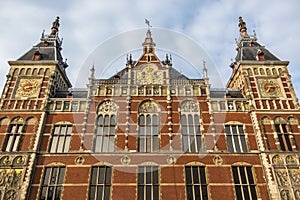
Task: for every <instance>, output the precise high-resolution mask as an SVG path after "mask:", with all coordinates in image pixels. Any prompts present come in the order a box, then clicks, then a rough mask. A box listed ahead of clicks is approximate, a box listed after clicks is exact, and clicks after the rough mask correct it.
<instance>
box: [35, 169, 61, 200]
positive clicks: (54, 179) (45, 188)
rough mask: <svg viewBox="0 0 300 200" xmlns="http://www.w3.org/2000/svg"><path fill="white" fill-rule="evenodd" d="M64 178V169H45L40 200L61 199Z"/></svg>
mask: <svg viewBox="0 0 300 200" xmlns="http://www.w3.org/2000/svg"><path fill="white" fill-rule="evenodd" d="M64 176H65V167H46V168H45V172H44V177H43V182H42V187H41V196H40V199H41V200H46V199H47V200H48V199H55V200H59V199H60V197H61V191H62V184H63V181H64Z"/></svg>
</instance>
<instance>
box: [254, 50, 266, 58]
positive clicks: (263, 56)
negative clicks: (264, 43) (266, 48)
mask: <svg viewBox="0 0 300 200" xmlns="http://www.w3.org/2000/svg"><path fill="white" fill-rule="evenodd" d="M256 59H257V60H265V54H264V52H262V50H261V49H258V50H257V53H256Z"/></svg>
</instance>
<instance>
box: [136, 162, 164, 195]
mask: <svg viewBox="0 0 300 200" xmlns="http://www.w3.org/2000/svg"><path fill="white" fill-rule="evenodd" d="M137 170H138V171H137V172H138V176H137V200H144V199H147V200H159V199H160V168H159V166H156V165H143V166H138V169H137ZM149 193H150V194H149ZM149 197H150V198H149Z"/></svg>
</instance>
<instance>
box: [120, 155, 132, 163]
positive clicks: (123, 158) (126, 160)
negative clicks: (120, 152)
mask: <svg viewBox="0 0 300 200" xmlns="http://www.w3.org/2000/svg"><path fill="white" fill-rule="evenodd" d="M130 161H131V159H130V158H129V157H128V156H127V155H125V156H123V157H122V158H121V163H122V165H129V164H130Z"/></svg>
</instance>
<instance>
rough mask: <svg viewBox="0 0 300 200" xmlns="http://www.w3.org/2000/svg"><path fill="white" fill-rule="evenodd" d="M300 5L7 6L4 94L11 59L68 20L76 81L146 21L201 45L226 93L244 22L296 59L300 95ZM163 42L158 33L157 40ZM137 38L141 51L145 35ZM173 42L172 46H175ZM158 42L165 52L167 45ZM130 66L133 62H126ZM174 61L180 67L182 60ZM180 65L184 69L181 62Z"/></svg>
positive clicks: (222, 0) (231, 1)
mask: <svg viewBox="0 0 300 200" xmlns="http://www.w3.org/2000/svg"><path fill="white" fill-rule="evenodd" d="M299 7H300V1H298V0H286V1H282V0H272V1H271V0H269V1H261V0H245V1H239V0H204V1H200V0H190V1H188V0H187V1H182V0H164V1H161V0H152V1H143V0H122V1H104V0H100V1H96V0H85V1H82V0H74V1H71V0H70V1H58V0H54V1H34V0H31V1H26V0H12V1H1V2H0V24H1V37H0V65H1V67H0V76H1V77H2V78H1V80H0V85H1V88H3V84H4V81H5V75H6V74H7V72H8V70H9V65H8V64H7V61H9V60H16V59H18V58H19V57H20V56H22V55H23V54H24V53H25V52H26V51H27V50H29V49H30V48H31V47H32V46H33V45H35V44H37V43H38V42H39V38H40V36H41V33H42V30H43V29H45V30H46V33H49V32H50V28H51V23H52V21H53V20H54V19H55V18H56V16H60V18H61V21H60V24H61V26H60V32H59V35H60V37H63V38H64V44H63V55H64V57H65V58H67V59H68V64H69V66H70V67H69V68H68V69H67V74H68V76H69V78H70V80H71V82H73V83H75V82H76V80H77V79H78V77H79V76H78V74H79V72H80V70H82V69H85V68H87V70H86V71H88V69H89V68H90V67H91V66H83V65H84V63H85V60H86V58H87V57H88V56H89V55H90V54H91V52H93V50H95V49H96V48H97V47H99V44H100V46H101V44H103V42H105V41H107V40H110V39H112V38H114V36H117V35H120V34H124V33H126V32H130V31H134V30H139V29H141V28H146V25H145V23H144V19H145V18H147V19H149V20H150V21H151V24H152V26H153V28H154V29H155V28H158V29H168V30H172V31H174V32H177V33H180V34H182V35H184V36H186V37H188V38H189V39H190V40H192V41H194V42H196V43H197V44H199V46H201V47H202V48H203V49H204V50H205V51H206V52H207V54H208V56H209V57H210V58H211V59H212V61H213V63H214V66H209V65H208V66H207V67H208V70H209V74H211V75H212V72H213V70H210V68H212V67H214V68H216V69H217V70H218V72H219V74H220V75H221V78H222V82H221V83H220V82H218V83H215V82H213V81H212V87H222V86H223V87H224V86H225V84H226V83H227V80H228V78H229V77H230V74H231V69H230V68H229V64H230V63H231V59H233V58H234V57H235V54H236V51H235V47H236V45H235V38H238V37H239V30H238V26H237V23H238V17H239V16H242V17H243V19H244V20H245V21H246V23H247V28H248V33H249V34H252V33H253V32H252V31H253V30H255V31H256V34H257V37H258V42H259V43H260V44H262V45H264V46H266V47H267V48H268V49H269V50H270V51H271V52H272V53H274V54H275V55H276V56H277V57H278V58H280V59H281V60H285V61H290V64H289V72H290V74H291V75H292V80H293V84H294V87H295V90H296V93H297V94H298V96H299V95H300V73H298V71H299V70H298V69H299V66H300V56H299V54H300V38H299V36H298V35H299V33H300V23H299V19H300V12H299V10H298V8H299ZM145 30H146V29H145ZM160 36H161V35H160V34H159V33H158V34H156V35H155V31H153V38H154V41H155V42H156V41H159V40H160V38H159V37H160ZM136 40H137V44H140V45H141V43H142V42H143V40H144V36H142V37H141V38H139V37H137V38H136ZM165 42H166V43H168V42H169V43H170V44H171V43H172V42H173V41H171V40H170V41H168V40H166V41H165ZM156 43H157V44H156V45H157V47H158V48H159V47H160V44H159V43H158V42H156ZM140 47H141V46H137V47H136V48H137V49H138V48H140ZM165 47H167V45H165V46H164V48H165ZM138 55H139V54H138ZM120 59H122V58H120ZM134 59H138V57H135V58H134ZM200 59H202V58H200ZM123 60H124V64H125V58H124V59H123ZM173 61H174V63H173V64H174V67H175V68H176V62H175V61H176V60H173ZM94 64H95V66H96V77H97V78H101V77H100V74H97V71H98V72H99V71H101V69H97V68H101V66H99V65H100V64H98V63H94ZM178 64H179V65H180V64H181V62H180V61H179V60H178ZM178 67H179V68H180V66H178ZM120 68H122V66H121V67H120ZM183 73H185V71H184V70H183ZM199 78H201V77H199ZM86 82H87V77H86ZM77 87H84V86H81V85H79V86H77Z"/></svg>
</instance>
